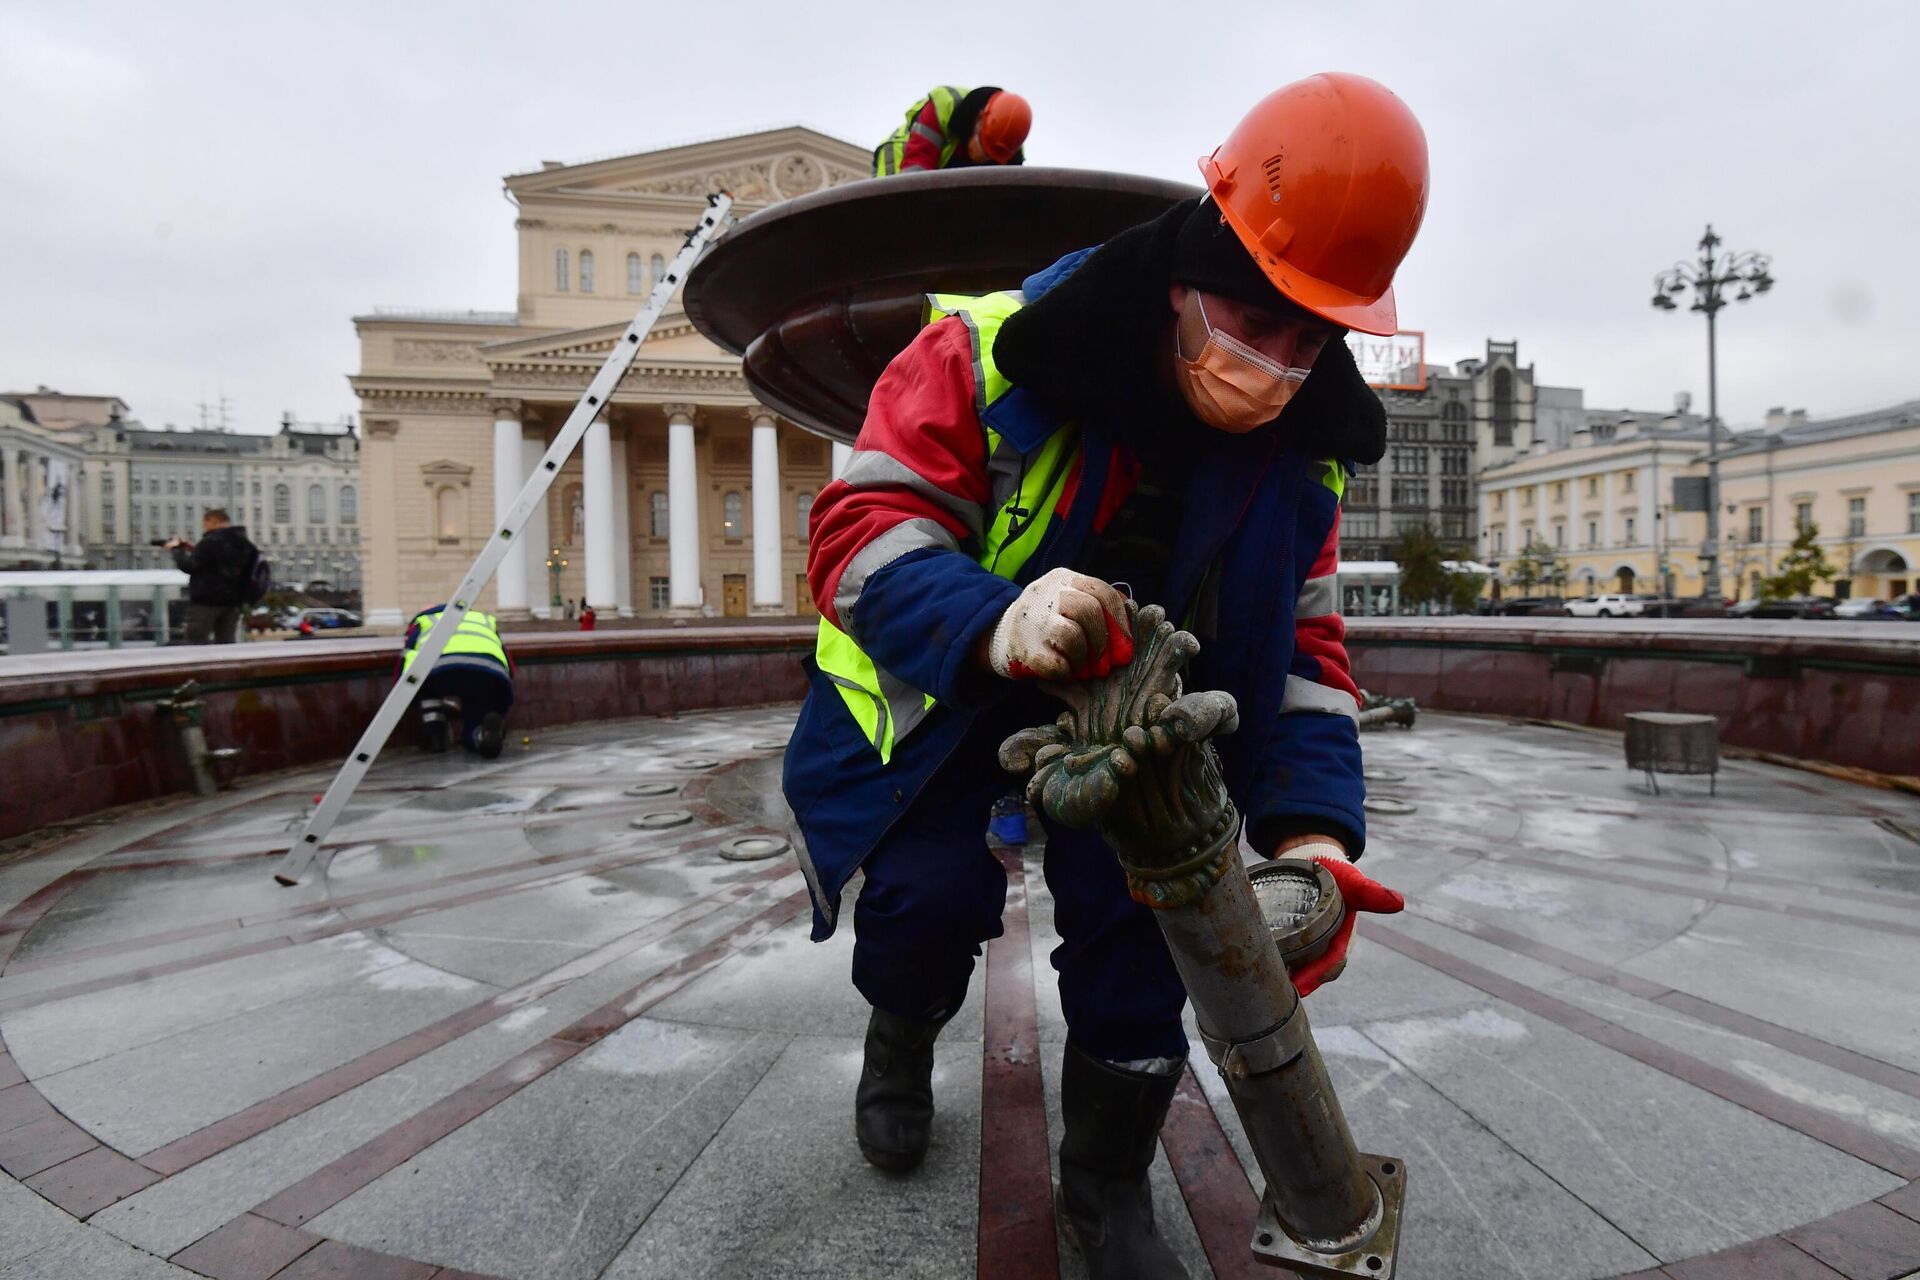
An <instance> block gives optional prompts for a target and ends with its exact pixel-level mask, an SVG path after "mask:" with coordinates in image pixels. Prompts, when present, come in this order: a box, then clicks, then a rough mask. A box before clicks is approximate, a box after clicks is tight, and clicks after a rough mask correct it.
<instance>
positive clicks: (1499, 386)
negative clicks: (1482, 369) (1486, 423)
mask: <svg viewBox="0 0 1920 1280" xmlns="http://www.w3.org/2000/svg"><path fill="white" fill-rule="evenodd" d="M1513 422H1514V414H1513V370H1511V369H1495V370H1494V371H1493V443H1494V444H1495V445H1498V446H1501V447H1507V446H1510V445H1512V444H1513Z"/></svg>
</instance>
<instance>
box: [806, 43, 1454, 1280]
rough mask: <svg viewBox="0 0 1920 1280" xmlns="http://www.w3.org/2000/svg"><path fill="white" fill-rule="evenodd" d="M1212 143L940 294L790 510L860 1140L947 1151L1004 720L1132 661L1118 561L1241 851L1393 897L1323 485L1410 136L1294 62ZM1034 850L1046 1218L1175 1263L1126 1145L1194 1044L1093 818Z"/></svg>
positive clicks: (990, 917)
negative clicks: (1196, 723)
mask: <svg viewBox="0 0 1920 1280" xmlns="http://www.w3.org/2000/svg"><path fill="white" fill-rule="evenodd" d="M1201 172H1202V175H1203V177H1204V178H1205V181H1206V187H1207V194H1206V195H1205V196H1204V197H1196V198H1194V199H1191V200H1187V201H1184V202H1182V203H1180V204H1178V205H1175V206H1174V207H1173V208H1171V209H1170V210H1168V211H1167V213H1166V214H1165V215H1163V216H1162V217H1159V218H1157V219H1155V220H1154V221H1152V222H1148V223H1145V224H1143V225H1141V226H1138V227H1134V228H1132V229H1131V230H1129V231H1126V232H1124V233H1122V234H1120V235H1118V236H1115V237H1114V238H1113V239H1111V240H1109V241H1107V242H1106V243H1105V244H1103V245H1099V246H1097V247H1095V248H1091V249H1084V250H1081V251H1079V252H1077V253H1073V254H1070V255H1069V256H1067V257H1066V258H1063V259H1061V260H1060V261H1058V262H1055V263H1054V264H1053V265H1051V266H1048V267H1046V268H1045V269H1044V270H1038V271H1037V272H1036V273H1035V274H1034V275H1032V276H1030V277H1028V278H1027V279H1026V280H1025V281H1024V283H1023V284H1022V287H1021V288H1020V289H1019V290H1018V291H1017V292H1013V291H1010V292H1004V293H993V294H987V295H984V296H967V297H962V296H952V295H939V296H935V297H933V298H932V299H931V300H930V303H931V305H930V310H929V318H928V322H927V324H926V327H925V328H923V329H922V330H921V331H920V334H919V336H918V337H917V338H915V340H914V341H913V343H912V344H911V345H910V346H908V348H907V349H906V350H905V351H904V352H902V353H901V354H900V355H899V356H898V357H897V358H896V359H895V360H894V361H893V363H892V364H891V365H890V366H889V367H888V369H887V371H886V373H885V374H884V375H883V376H882V377H881V378H880V380H879V382H878V383H877V385H876V386H875V387H874V389H873V393H872V397H871V400H870V402H869V407H868V410H867V416H866V421H865V424H864V426H863V427H862V429H861V431H860V436H859V441H858V443H857V444H856V446H855V449H854V453H853V456H852V458H851V460H850V461H849V462H848V464H847V467H846V469H845V471H844V472H843V473H842V475H841V478H840V479H839V480H837V481H835V482H834V483H833V484H831V485H829V486H827V488H826V489H824V490H823V491H822V492H821V494H820V496H819V499H818V501H817V502H816V503H815V506H814V509H813V524H812V529H811V534H810V538H809V547H808V566H807V571H808V578H809V582H810V585H811V587H812V590H813V597H814V600H815V602H816V603H817V604H818V605H819V608H820V613H821V623H820V628H819V641H818V645H817V648H816V651H815V658H814V665H813V668H812V670H811V672H810V679H811V687H810V691H809V693H808V696H807V701H806V704H805V706H804V707H803V709H802V710H801V713H800V719H799V723H798V725H797V726H796V727H795V729H794V733H793V738H792V742H791V745H790V746H789V748H788V751H787V755H786V766H785V767H786V773H785V789H786V795H787V799H788V802H789V803H790V804H791V806H792V808H793V812H794V815H795V817H796V819H797V824H798V827H799V830H800V833H801V835H802V837H803V843H802V851H801V859H802V866H803V869H804V870H805V872H806V874H807V880H808V882H809V885H810V887H811V888H812V890H813V893H814V906H815V916H814V936H815V938H824V937H826V936H827V935H828V934H830V933H831V932H832V931H833V930H834V928H835V926H836V924H837V917H838V914H839V910H840V895H841V891H842V889H843V888H844V887H845V886H846V885H847V883H848V882H849V880H850V879H851V878H852V876H853V873H854V872H855V870H857V869H858V870H863V871H864V873H865V876H864V880H863V881H862V883H861V887H860V891H859V899H858V904H857V908H856V910H855V913H854V918H853V930H854V947H853V982H854V985H855V986H856V987H857V988H858V989H859V991H860V992H861V994H862V995H863V996H865V997H866V999H867V1001H868V1002H869V1003H870V1004H871V1005H872V1006H873V1012H872V1015H871V1019H870V1021H869V1024H868V1031H867V1040H866V1049H865V1064H864V1069H863V1071H862V1074H861V1077H860V1083H859V1086H858V1089H857V1092H856V1096H855V1099H854V1103H855V1106H854V1133H855V1136H856V1138H857V1139H858V1141H859V1144H860V1149H861V1151H862V1153H863V1154H864V1155H865V1156H866V1158H867V1159H868V1160H869V1161H871V1162H872V1163H874V1164H876V1165H879V1166H881V1167H882V1168H886V1169H891V1170H907V1169H911V1168H913V1167H914V1166H916V1165H917V1164H919V1163H920V1162H921V1160H922V1159H923V1158H925V1157H926V1155H927V1153H928V1150H929V1147H930V1145H931V1146H933V1147H934V1149H935V1151H936V1155H938V1154H939V1153H938V1142H937V1136H938V1130H937V1128H935V1126H934V1121H933V1117H934V1098H933V1087H932V1068H933V1062H934V1045H935V1041H936V1038H937V1036H938V1035H939V1032H940V1029H941V1027H942V1026H943V1025H944V1024H945V1022H946V1021H947V1019H949V1018H951V1017H952V1016H953V1015H954V1013H955V1011H956V1010H958V1009H959V1007H960V1005H961V1003H962V1001H963V1000H964V998H965V996H966V992H967V986H968V981H969V978H970V976H971V974H972V972H973V968H974V962H975V959H976V957H977V956H978V955H979V954H980V950H981V945H982V943H984V942H985V941H986V940H987V939H989V938H992V937H996V936H998V935H999V934H1000V932H1001V926H1000V913H1001V910H1002V907H1003V906H1004V903H1005V897H1006V890H1007V881H1006V875H1005V873H1004V871H1003V870H1002V868H1001V865H1000V863H999V862H998V861H997V860H996V859H995V858H994V857H993V856H992V855H991V854H990V853H989V851H988V850H987V849H986V847H985V842H984V838H983V832H984V829H985V827H986V824H987V817H988V814H989V811H990V809H991V807H992V804H993V801H994V800H995V799H996V798H997V797H999V796H1000V795H1002V794H1004V793H1005V791H1006V787H1007V779H1006V775H1005V774H1004V773H1002V771H1001V769H1000V765H999V762H998V760H997V758H996V755H997V748H998V746H999V744H1000V742H1001V741H1002V740H1003V739H1004V738H1005V737H1006V736H1007V735H1008V734H1009V733H1011V732H1014V731H1016V730H1019V729H1023V728H1027V727H1030V726H1032V725H1034V724H1038V723H1043V722H1045V721H1047V720H1051V719H1052V718H1054V716H1055V715H1056V714H1057V713H1058V711H1059V704H1058V703H1057V702H1054V701H1052V700H1050V699H1049V698H1048V697H1046V696H1045V695H1044V693H1043V692H1042V691H1041V690H1040V688H1039V686H1038V682H1039V681H1042V680H1059V679H1072V678H1082V677H1087V676H1093V675H1099V674H1102V673H1104V672H1106V671H1107V670H1109V669H1110V668H1111V667H1112V665H1113V664H1115V663H1121V662H1126V661H1129V660H1130V659H1131V656H1132V651H1133V640H1132V637H1131V636H1130V635H1129V633H1128V630H1127V621H1126V619H1127V614H1126V610H1125V605H1124V601H1123V599H1122V594H1121V591H1120V589H1119V588H1118V587H1117V586H1115V585H1113V584H1119V583H1125V584H1127V585H1128V587H1129V588H1130V590H1131V593H1132V595H1133V596H1134V597H1135V598H1136V599H1137V600H1139V601H1141V602H1142V603H1157V604H1160V605H1163V606H1165V608H1166V611H1167V615H1168V616H1169V617H1170V618H1173V619H1175V620H1176V621H1177V622H1179V624H1180V625H1182V626H1184V627H1185V628H1187V629H1188V630H1190V631H1192V632H1194V633H1195V634H1196V635H1197V636H1198V637H1199V639H1200V641H1201V646H1202V648H1201V651H1200V654H1199V656H1198V657H1197V658H1196V659H1195V661H1194V663H1193V666H1192V668H1191V670H1190V673H1189V676H1188V679H1189V682H1190V683H1189V687H1191V688H1199V689H1222V690H1225V691H1227V692H1229V693H1231V694H1232V695H1233V696H1234V698H1235V699H1236V700H1237V702H1238V704H1239V709H1240V728H1239V731H1238V732H1236V733H1234V734H1233V735H1232V736H1230V737H1225V738H1220V739H1217V740H1216V745H1217V747H1218V748H1219V752H1220V759H1221V764H1222V767H1223V770H1224V774H1225V778H1226V783H1227V788H1228V790H1229V792H1230V793H1231V795H1232V797H1233V800H1234V803H1235V805H1236V807H1237V808H1238V810H1239V811H1240V813H1241V814H1243V815H1244V817H1245V820H1246V827H1245V830H1244V836H1245V838H1246V840H1247V841H1248V842H1249V843H1250V844H1251V845H1252V847H1253V849H1254V851H1255V852H1256V853H1258V854H1259V855H1260V856H1262V857H1267V856H1271V855H1273V854H1276V853H1279V852H1281V851H1283V850H1284V851H1287V852H1289V853H1291V854H1293V855H1295V856H1301V857H1311V858H1314V859H1317V860H1319V861H1320V862H1322V863H1323V864H1324V865H1326V866H1327V867H1328V870H1329V871H1330V873H1331V874H1332V875H1333V876H1334V879H1335V880H1336V881H1337V882H1338V883H1339V885H1340V888H1341V890H1342V892H1343V894H1344V896H1345V899H1346V901H1347V903H1348V905H1349V906H1350V907H1351V908H1353V909H1355V910H1359V911H1397V910H1399V909H1400V907H1401V906H1402V902H1401V899H1400V895H1398V894H1397V893H1394V892H1393V891H1392V890H1390V889H1388V888H1385V887H1383V886H1382V885H1380V884H1378V883H1376V882H1375V881H1373V880H1372V879H1371V878H1370V877H1368V876H1367V875H1366V874H1365V873H1363V872H1361V871H1360V870H1359V869H1358V867H1357V866H1356V865H1355V862H1356V860H1357V859H1359V857H1360V855H1361V852H1362V850H1363V848H1364V846H1365V842H1366V820H1365V818H1364V816H1363V815H1362V812H1361V801H1362V798H1363V791H1364V788H1363V784H1362V781H1361V758H1360V742H1359V738H1358V735H1357V732H1356V728H1357V725H1356V716H1357V712H1358V707H1357V704H1356V697H1355V693H1356V690H1355V686H1354V682H1353V677H1352V675H1351V674H1350V673H1349V669H1348V662H1347V653H1346V648H1345V645H1344V635H1345V631H1344V627H1343V624H1342V622H1341V619H1340V616H1339V613H1338V612H1337V604H1338V602H1337V601H1336V599H1335V568H1336V565H1337V562H1338V557H1339V532H1338V531H1339V524H1340V501H1341V495H1342V494H1343V492H1344V491H1345V488H1346V485H1347V483H1348V479H1349V477H1350V476H1351V475H1352V474H1353V472H1354V469H1355V468H1356V466H1360V465H1371V464H1373V463H1376V462H1378V461H1379V459H1380V457H1381V455H1382V453H1383V452H1384V451H1385V439H1386V414H1385V410H1384V408H1383V406H1382V405H1381V402H1380V399H1379V397H1378V396H1377V395H1376V394H1375V393H1374V392H1373V390H1372V389H1371V388H1370V387H1369V386H1368V385H1367V384H1366V382H1365V380H1364V379H1363V378H1362V377H1361V376H1360V373H1359V370H1358V369H1357V368H1356V367H1355V364H1354V360H1353V357H1352V354H1351V353H1350V351H1349V349H1348V347H1347V345H1346V343H1345V341H1344V338H1345V335H1346V333H1347V331H1348V330H1351V329H1357V330H1360V331H1363V332H1367V333H1377V334H1390V333H1393V332H1394V331H1395V322H1396V316H1395V308H1394V295H1393V278H1394V273H1395V271H1396V270H1397V269H1398V267H1399V265H1400V262H1401V259H1402V258H1403V257H1404V256H1405V255H1406V253H1407V251H1408V249H1409V248H1410V247H1411V246H1412V244H1413V239H1414V235H1415V233H1416V232H1417V231H1418V229H1419V227H1420V222H1421V218H1422V216H1423V213H1424V211H1425V208H1426V199H1427V147H1426V140H1425V137H1424V136H1423V134H1422V133H1421V130H1420V126H1419V124H1418V123H1417V122H1416V121H1415V119H1414V117H1413V114H1412V113H1411V112H1410V111H1409V110H1408V109H1407V107H1406V106H1405V104H1403V103H1402V102H1401V101H1400V99H1398V98H1397V97H1395V96H1394V95H1393V94H1392V93H1390V92H1388V91H1387V90H1386V89H1384V88H1382V87H1381V86H1380V85H1378V84H1375V83H1374V82H1373V81H1371V80H1367V79H1364V78H1362V77H1359V76H1352V75H1339V74H1329V75H1318V76H1313V77H1311V78H1309V79H1306V80H1302V81H1299V82H1297V83H1295V84H1291V85H1288V86H1286V87H1285V88H1283V89H1280V90H1278V91H1276V92H1275V93H1273V94H1271V95H1269V96H1268V97H1266V98H1265V99H1263V100H1262V101H1261V102H1260V103H1259V104H1258V105H1256V106H1255V107H1254V108H1253V110H1252V111H1251V112H1249V113H1248V115H1247V116H1246V117H1245V119H1243V120H1242V121H1241V122H1240V124H1239V125H1238V126H1237V127H1236V128H1235V129H1234V131H1233V133H1232V134H1231V136H1229V137H1228V139H1227V141H1226V142H1225V143H1224V144H1223V145H1222V146H1220V147H1219V148H1217V149H1216V150H1214V151H1213V152H1212V153H1211V154H1210V155H1209V156H1207V157H1206V158H1205V159H1204V160H1203V161H1202V162H1201ZM1036 265H1038V264H1036ZM1045 869H1046V879H1047V887H1048V889H1049V890H1050V892H1051V896H1052V899H1053V903H1054V916H1053V919H1054V924H1055V925H1056V926H1057V928H1058V931H1059V934H1060V945H1059V947H1058V948H1057V949H1056V950H1055V951H1054V952H1053V966H1054V968H1055V969H1056V970H1058V972H1059V985H1060V1006H1061V1011H1062V1013H1063V1014H1064V1016H1065V1019H1066V1024H1067V1047H1066V1054H1065V1063H1064V1066H1063V1068H1062V1071H1061V1077H1060V1078H1061V1110H1062V1114H1063V1120H1064V1135H1065V1136H1064V1137H1063V1139H1062V1141H1061V1144H1060V1158H1059V1161H1058V1163H1057V1164H1056V1165H1055V1166H1054V1168H1055V1170H1056V1172H1057V1174H1058V1178H1059V1188H1058V1193H1057V1204H1058V1208H1059V1212H1060V1215H1061V1218H1062V1220H1063V1224H1064V1226H1065V1227H1066V1229H1067V1233H1068V1235H1069V1238H1070V1239H1071V1240H1072V1241H1073V1242H1074V1243H1075V1244H1076V1245H1077V1246H1078V1247H1079V1248H1080V1250H1081V1251H1082V1252H1083V1253H1084V1254H1085V1255H1086V1260H1087V1266H1088V1271H1089V1273H1090V1274H1091V1275H1092V1276H1094V1277H1095V1278H1096V1280H1100V1278H1102V1277H1119V1276H1125V1277H1175V1276H1183V1275H1185V1274H1186V1273H1185V1271H1184V1269H1183V1267H1182V1265H1181V1263H1180V1261H1179V1259H1178V1258H1177V1257H1176V1256H1175V1254H1174V1252H1173V1250H1172V1249H1171V1247H1170V1246H1169V1245H1168V1243H1167V1241H1166V1239H1165V1238H1164V1237H1163V1236H1162V1234H1161V1233H1160V1232H1159V1229H1158V1227H1157V1225H1156V1223H1155V1219H1154V1213H1153V1202H1152V1196H1151V1192H1150V1189H1149V1185H1148V1181H1147V1171H1148V1168H1149V1166H1150V1165H1151V1164H1152V1162H1153V1157H1154V1151H1155V1148H1156V1142H1157V1137H1158V1133H1159V1129H1160V1125H1161V1123H1162V1121H1163V1120H1164V1118H1165V1117H1166V1114H1167V1110H1168V1107H1169V1105H1170V1103H1171V1101H1172V1099H1173V1096H1174V1092H1175V1088H1176V1084H1177V1080H1178V1074H1179V1072H1180V1071H1181V1070H1182V1069H1183V1066H1184V1063H1185V1059H1186V1054H1187V1038H1186V1035H1185V1033H1184V1032H1183V1030H1182V1026H1181V1010H1182V1006H1183V1005H1184V1004H1185V999H1186V993H1185V990H1184V988H1183V987H1182V985H1181V982H1180V977H1179V975H1178V973H1177V972H1176V971H1175V969H1174V967H1173V963H1172V961H1171V959H1170V957H1169V955H1168V951H1167V947H1166V943H1165V942H1164V940H1163V939H1162V936H1161V933H1160V930H1159V928H1158V927H1157V926H1156V924H1155V922H1154V919H1153V914H1152V912H1151V911H1150V910H1149V909H1148V908H1147V907H1145V906H1143V905H1141V904H1140V903H1138V902H1135V901H1134V900H1132V899H1131V898H1130V897H1129V896H1128V890H1127V885H1126V880H1125V876H1124V874H1123V872H1122V870H1121V867H1120V865H1119V862H1118V860H1117V859H1116V858H1115V856H1114V854H1113V852H1112V850H1110V849H1108V848H1107V847H1106V846H1105V844H1104V843H1102V841H1101V840H1100V838H1099V836H1098V835H1097V834H1096V833H1094V832H1091V831H1076V830H1069V829H1065V828H1059V827H1054V826H1052V825H1049V828H1048V831H1047V846H1046V864H1045ZM1350 930H1351V917H1349V921H1348V923H1347V925H1345V926H1343V930H1342V932H1341V933H1340V934H1338V935H1337V938H1336V942H1335V944H1334V945H1333V946H1332V947H1330V948H1329V950H1328V952H1327V953H1326V955H1325V956H1324V957H1323V958H1322V959H1321V960H1319V961H1316V962H1314V963H1312V964H1309V965H1307V966H1304V967H1303V968H1302V969H1301V970H1300V971H1299V972H1298V973H1296V974H1295V975H1294V978H1295V981H1296V983H1297V985H1299V987H1300V988H1301V990H1302V991H1303V992H1306V991H1310V990H1312V989H1313V988H1314V987H1315V986H1316V985H1318V984H1319V983H1321V982H1323V981H1327V980H1330V979H1331V978H1333V977H1334V976H1336V975H1337V974H1338V972H1339V971H1340V967H1341V966H1342V965H1344V963H1345V960H1346V951H1347V942H1348V939H1349V938H1350V936H1351V933H1350ZM958 1154H959V1153H958V1152H957V1151H954V1152H948V1153H945V1155H946V1157H947V1158H952V1157H954V1156H957V1155H958Z"/></svg>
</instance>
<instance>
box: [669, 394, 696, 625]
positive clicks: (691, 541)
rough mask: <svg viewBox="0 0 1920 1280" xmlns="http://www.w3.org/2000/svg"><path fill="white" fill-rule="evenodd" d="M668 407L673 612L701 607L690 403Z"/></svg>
mask: <svg viewBox="0 0 1920 1280" xmlns="http://www.w3.org/2000/svg"><path fill="white" fill-rule="evenodd" d="M662 407H663V408H665V409H666V411H667V575H668V587H667V601H668V604H669V605H670V606H671V607H672V609H673V610H674V612H676V613H682V614H687V613H697V612H699V609H700V559H701V557H700V506H699V503H700V481H699V476H698V473H697V471H696V470H695V463H694V456H693V406H692V405H684V404H670V405H665V406H662Z"/></svg>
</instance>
